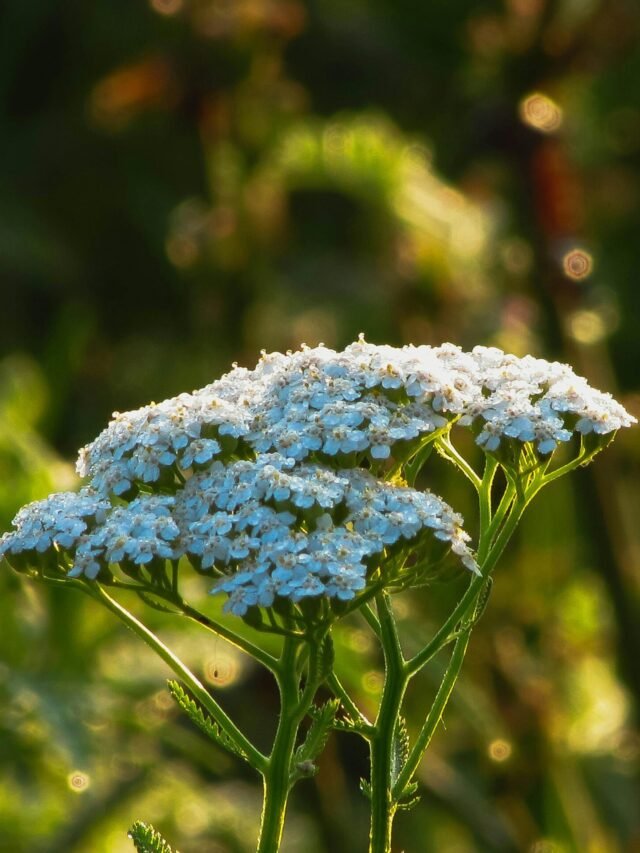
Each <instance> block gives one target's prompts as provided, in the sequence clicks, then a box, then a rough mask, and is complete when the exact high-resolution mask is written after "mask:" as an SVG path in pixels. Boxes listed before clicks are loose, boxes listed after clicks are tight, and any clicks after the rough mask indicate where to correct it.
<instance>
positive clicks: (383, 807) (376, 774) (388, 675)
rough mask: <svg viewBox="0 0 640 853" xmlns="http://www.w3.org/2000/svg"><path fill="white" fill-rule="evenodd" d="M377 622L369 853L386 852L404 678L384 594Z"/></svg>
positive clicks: (378, 600) (394, 806)
mask: <svg viewBox="0 0 640 853" xmlns="http://www.w3.org/2000/svg"><path fill="white" fill-rule="evenodd" d="M376 603H377V606H378V618H379V620H380V629H381V638H382V649H383V653H384V661H385V680H384V687H383V690H382V699H381V701H380V707H379V709H378V716H377V719H376V723H375V727H374V732H373V734H372V736H371V740H370V750H371V831H370V836H369V851H370V853H390V851H391V830H392V826H393V818H394V815H395V813H396V809H397V802H396V800H394V798H393V794H392V785H393V751H394V749H395V737H394V736H395V733H396V727H397V725H398V717H399V715H400V708H401V706H402V700H403V698H404V694H405V690H406V687H407V682H408V677H407V674H406V671H405V662H404V657H403V655H402V649H401V647H400V640H399V638H398V634H397V630H396V623H395V619H394V616H393V612H392V610H391V603H390V600H389V597H388V596H387V594H386V593H384V592H381V593H380V594H379V595H378V596H377V597H376Z"/></svg>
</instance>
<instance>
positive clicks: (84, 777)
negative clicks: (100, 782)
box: [67, 770, 91, 794]
mask: <svg viewBox="0 0 640 853" xmlns="http://www.w3.org/2000/svg"><path fill="white" fill-rule="evenodd" d="M90 784H91V779H90V778H89V775H88V774H87V773H83V772H82V771H81V770H74V771H73V773H69V775H68V776H67V785H68V786H69V788H70V789H71V790H72V791H74V792H75V793H76V794H82V793H83V792H84V791H86V790H87V788H88V787H89V785H90Z"/></svg>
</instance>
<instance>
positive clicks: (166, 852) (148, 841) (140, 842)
mask: <svg viewBox="0 0 640 853" xmlns="http://www.w3.org/2000/svg"><path fill="white" fill-rule="evenodd" d="M128 835H129V838H130V839H131V840H132V841H133V843H134V845H135V848H136V850H137V851H138V853H174V851H173V848H172V847H171V846H170V845H169V844H168V843H167V842H166V841H165V839H164V838H163V837H162V836H161V835H160V833H159V832H158V831H157V830H156V829H154V828H153V827H152V826H151V824H150V823H143V821H141V820H137V821H136V822H135V823H134V824H133V826H132V827H131V829H130V830H129V832H128ZM175 853H178V851H177V850H176V851H175Z"/></svg>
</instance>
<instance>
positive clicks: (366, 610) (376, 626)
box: [360, 604, 380, 638]
mask: <svg viewBox="0 0 640 853" xmlns="http://www.w3.org/2000/svg"><path fill="white" fill-rule="evenodd" d="M360 613H361V614H362V617H363V619H364V620H365V622H366V623H367V625H368V626H369V627H370V628H371V630H372V631H373V633H374V634H375V635H376V637H378V638H380V622H379V620H378V617H377V616H376V614H375V613H374V612H373V610H372V609H371V605H370V604H363V605H362V607H361V608H360Z"/></svg>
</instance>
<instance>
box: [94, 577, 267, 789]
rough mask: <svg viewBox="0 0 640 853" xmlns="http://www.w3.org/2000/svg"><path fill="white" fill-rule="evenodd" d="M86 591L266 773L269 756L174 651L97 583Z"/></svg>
mask: <svg viewBox="0 0 640 853" xmlns="http://www.w3.org/2000/svg"><path fill="white" fill-rule="evenodd" d="M83 589H84V591H85V592H86V593H88V594H89V595H90V596H92V597H93V598H95V599H96V601H98V602H100V604H102V605H103V606H104V607H106V608H107V609H108V610H110V611H111V612H112V613H113V614H114V615H115V616H117V617H118V619H120V620H121V621H122V622H124V624H125V625H127V627H129V628H131V630H132V631H133V632H134V633H135V634H137V635H138V637H140V638H141V639H142V640H143V641H144V642H145V643H146V644H147V645H148V646H149V648H151V649H153V651H154V652H155V653H156V654H157V655H158V657H160V658H161V659H162V660H163V661H164V662H165V663H166V664H167V665H168V666H169V667H170V668H171V669H172V670H173V672H174V673H175V674H176V675H177V676H178V677H179V678H180V679H182V681H183V682H184V683H185V684H186V685H187V687H188V688H189V690H190V691H191V693H192V694H193V696H194V697H195V698H196V699H197V700H198V702H200V704H201V705H202V706H203V708H204V709H205V710H206V711H207V713H209V714H210V715H211V716H212V717H213V719H214V720H215V721H216V723H217V724H218V725H219V726H220V728H221V729H222V731H223V732H224V733H225V735H226V736H227V737H228V738H229V740H230V741H231V742H232V743H233V744H234V745H235V746H236V748H237V749H238V750H239V752H241V753H243V754H244V755H245V756H246V757H247V760H248V762H249V763H250V764H251V766H252V767H254V768H255V769H256V770H258V771H259V772H264V770H265V768H266V766H267V759H266V757H265V756H264V755H263V754H262V753H261V752H260V751H259V750H258V749H256V747H255V746H254V745H253V744H252V743H251V742H250V741H249V740H248V738H247V737H245V735H243V734H242V732H241V731H240V729H238V727H237V726H236V724H235V723H234V722H233V721H232V720H231V719H230V717H229V716H227V714H226V713H225V711H223V709H222V708H221V707H220V705H218V703H217V702H216V701H215V699H214V698H213V697H212V696H211V694H210V693H209V691H208V690H207V689H206V688H205V687H204V685H203V684H202V683H201V681H200V680H199V679H198V678H197V677H196V676H195V675H194V674H193V672H191V670H190V669H189V668H188V667H187V666H186V665H185V664H184V663H183V662H182V661H181V660H180V658H178V657H177V656H176V655H175V654H174V653H173V652H172V651H171V649H169V648H167V646H165V645H164V643H163V642H162V641H161V640H160V639H159V638H158V637H156V635H155V634H154V633H153V632H152V631H150V630H149V628H147V627H146V625H143V624H142V622H140V621H139V619H137V618H136V617H135V616H134V615H133V614H132V613H130V612H129V611H128V610H127V609H126V608H124V607H122V605H121V604H119V603H118V602H117V601H115V599H113V598H111V596H110V595H108V594H107V593H106V592H105V590H104V589H103V588H102V587H101V586H99V585H98V584H96V583H93V582H87V583H86V584H85V585H84V586H83Z"/></svg>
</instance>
